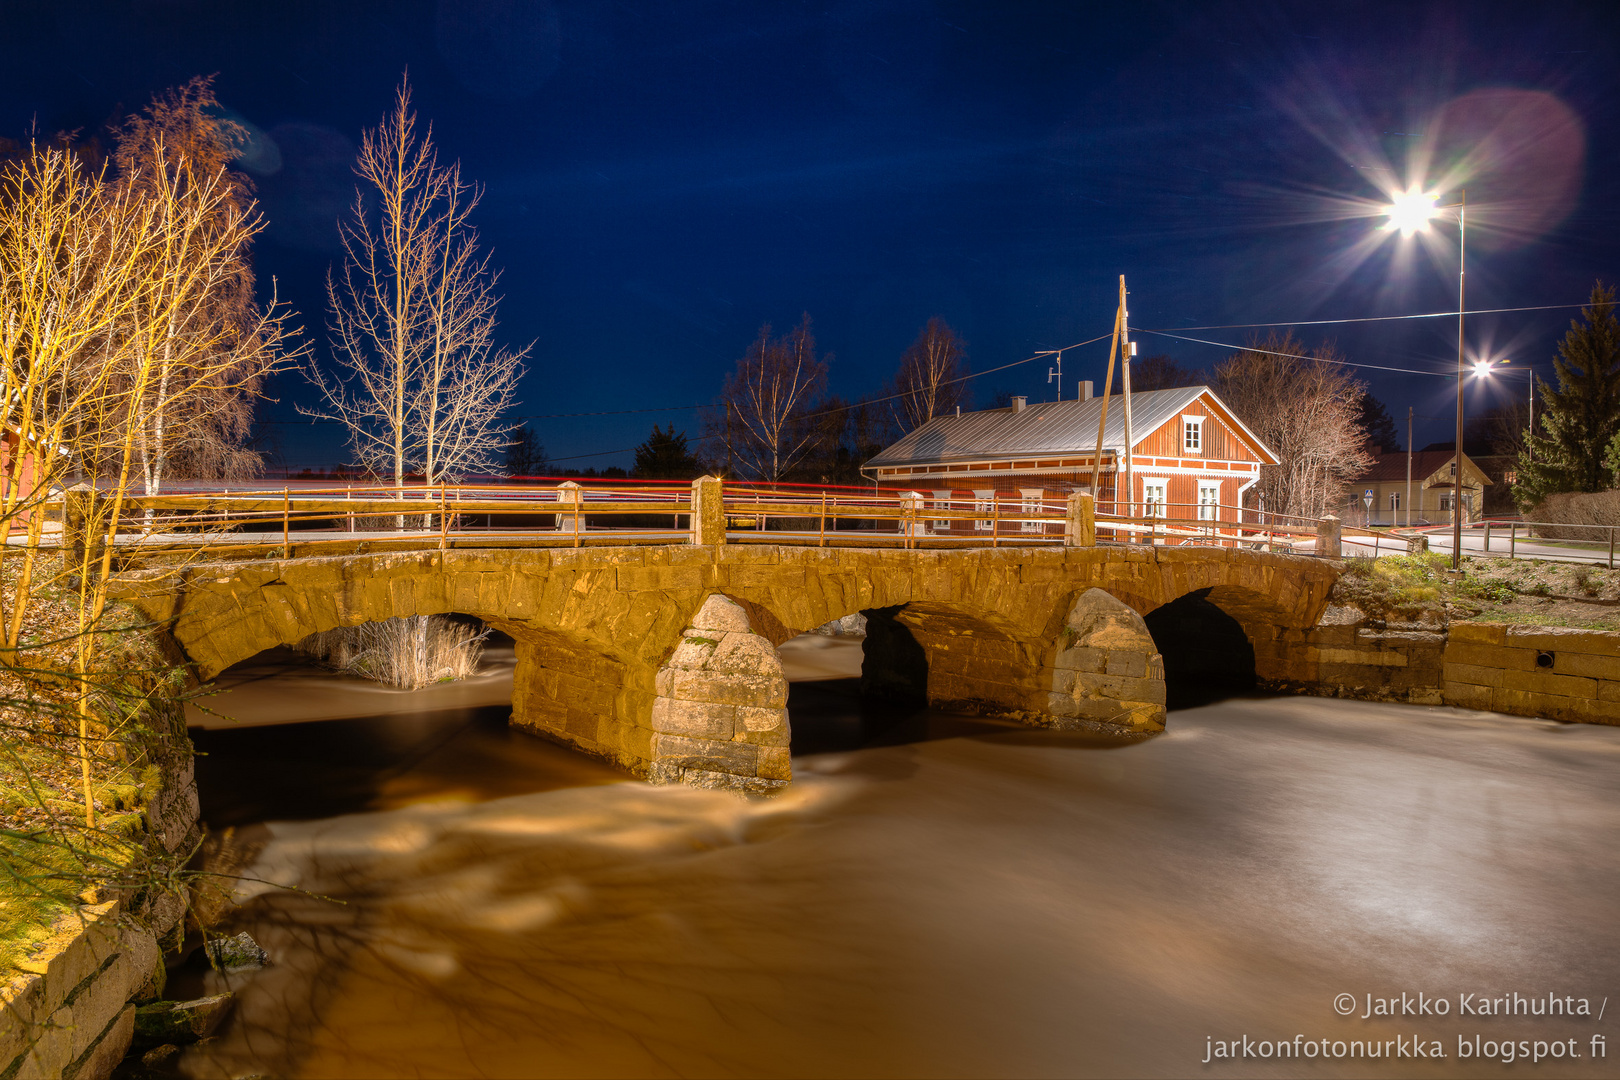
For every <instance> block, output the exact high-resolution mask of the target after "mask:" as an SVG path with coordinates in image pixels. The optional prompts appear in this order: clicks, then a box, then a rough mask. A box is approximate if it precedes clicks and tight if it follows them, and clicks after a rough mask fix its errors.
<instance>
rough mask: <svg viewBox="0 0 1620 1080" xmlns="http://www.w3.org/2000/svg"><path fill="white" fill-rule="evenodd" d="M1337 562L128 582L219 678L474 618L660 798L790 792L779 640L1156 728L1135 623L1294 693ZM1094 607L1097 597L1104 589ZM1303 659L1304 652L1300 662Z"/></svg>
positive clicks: (318, 565)
mask: <svg viewBox="0 0 1620 1080" xmlns="http://www.w3.org/2000/svg"><path fill="white" fill-rule="evenodd" d="M1337 576H1338V567H1337V565H1336V564H1333V563H1330V562H1327V561H1325V560H1318V559H1309V558H1302V557H1298V556H1289V555H1273V554H1266V553H1260V552H1253V551H1244V550H1231V549H1220V548H1207V547H1199V548H1170V547H1147V546H1142V547H1109V548H1098V547H1090V548H1078V547H1070V548H1002V549H984V548H979V549H968V550H960V549H958V550H933V551H930V550H921V551H918V550H909V551H908V550H904V549H893V548H890V549H882V548H859V549H856V548H807V547H793V546H777V545H767V544H757V545H756V544H749V545H735V544H734V545H726V546H707V545H693V546H668V547H650V546H649V547H611V548H610V547H583V548H572V549H564V548H551V549H532V548H530V549H484V550H476V549H475V550H450V551H431V552H420V553H388V554H373V555H349V556H334V557H328V558H300V559H296V560H285V561H257V562H228V563H214V564H208V565H203V566H195V567H191V568H189V569H188V570H187V571H185V576H184V580H183V581H182V582H180V583H179V585H178V587H176V585H175V583H174V581H173V579H172V578H169V577H165V578H161V579H160V578H159V577H158V576H156V575H154V576H152V577H149V578H142V577H141V576H140V575H134V576H132V577H130V578H128V579H126V581H127V582H128V584H127V585H126V587H125V594H126V598H127V599H129V600H130V601H131V602H132V603H134V604H136V606H138V607H140V608H142V609H143V610H144V611H145V612H146V613H147V614H148V615H149V616H151V617H153V618H155V619H161V620H169V621H170V625H171V627H172V633H173V635H174V638H175V640H176V642H177V643H178V644H179V646H180V647H181V648H182V649H183V650H184V652H185V654H186V655H187V656H188V657H189V658H190V659H191V661H192V662H193V663H194V664H195V666H196V668H197V671H198V674H199V675H200V676H201V677H202V678H205V679H207V678H212V677H213V676H215V675H217V674H219V673H220V672H222V671H223V670H224V669H225V668H227V667H229V666H230V665H231V664H234V663H236V662H238V661H240V660H245V659H247V658H249V657H251V656H253V655H254V654H256V653H258V652H261V651H263V650H264V649H268V648H272V647H275V646H277V645H290V644H293V643H296V642H298V641H300V640H302V639H303V638H304V637H306V636H308V635H309V634H312V633H315V632H317V631H321V630H330V629H333V628H336V627H340V626H351V625H355V624H358V623H363V622H373V621H378V620H381V619H386V618H390V617H394V616H403V615H426V614H436V613H451V612H458V613H462V614H467V615H474V616H477V617H478V618H481V619H483V620H485V621H486V622H487V623H489V624H490V625H492V626H494V627H496V628H497V629H499V630H501V631H503V632H505V633H507V634H509V635H511V636H512V638H513V639H514V640H515V641H516V643H517V667H516V671H515V674H514V684H513V701H512V705H513V716H512V722H513V724H514V725H516V726H518V727H520V728H523V729H525V730H528V731H532V732H534V733H536V734H539V735H542V736H544V737H546V738H549V739H553V740H555V741H558V742H561V743H564V744H566V745H569V746H573V747H576V748H578V749H580V750H583V751H585V752H587V753H591V754H595V755H598V756H601V757H604V758H606V759H608V760H610V761H612V762H615V763H616V764H618V765H619V766H621V767H623V768H625V769H626V770H628V771H629V772H631V773H632V774H634V775H637V776H641V777H646V778H648V779H652V780H654V781H660V782H668V781H686V782H690V783H698V784H705V785H716V784H719V785H725V786H734V787H741V788H745V789H750V790H759V789H766V788H770V787H773V786H777V785H780V784H781V783H784V782H786V781H787V780H788V779H789V777H790V771H789V766H788V725H787V716H786V711H785V705H786V699H787V684H786V681H785V679H784V678H783V675H782V668H781V663H780V660H779V659H778V658H777V656H776V652H775V646H777V645H780V644H781V643H783V642H784V641H787V640H788V639H789V638H791V637H793V636H795V635H796V634H798V633H801V632H803V631H806V630H810V629H813V628H815V627H817V626H820V625H822V624H823V623H826V622H828V621H830V620H832V619H837V618H841V617H842V616H845V615H849V614H852V613H854V612H858V611H866V612H868V618H869V633H868V639H867V645H866V659H865V664H864V666H863V672H862V674H863V680H864V682H865V684H866V686H867V687H868V688H870V689H871V690H872V691H873V692H888V693H900V694H903V695H908V696H912V697H915V698H916V699H919V700H922V699H926V700H927V701H929V702H932V703H935V704H938V705H943V706H947V707H952V708H957V709H968V710H971V711H976V712H980V713H984V714H992V715H1001V716H1008V717H1013V718H1017V719H1021V720H1024V721H1026V722H1029V723H1034V724H1044V725H1052V726H1060V727H1062V726H1086V725H1104V726H1106V727H1108V728H1111V729H1113V730H1158V729H1160V728H1162V726H1163V718H1164V710H1163V703H1164V682H1163V669H1162V666H1161V665H1160V662H1159V657H1158V654H1157V653H1156V652H1155V651H1154V648H1153V644H1152V638H1151V637H1150V636H1149V635H1148V633H1147V630H1146V627H1145V625H1144V624H1143V623H1142V619H1141V616H1143V615H1146V614H1148V613H1149V612H1151V611H1153V610H1154V609H1156V608H1158V607H1159V606H1161V605H1163V604H1167V603H1169V602H1171V601H1173V600H1176V599H1178V598H1179V597H1182V596H1185V595H1187V594H1189V593H1199V594H1201V595H1203V596H1205V598H1206V599H1208V600H1209V601H1210V602H1211V603H1213V604H1215V605H1216V606H1217V607H1219V608H1221V609H1222V610H1223V611H1225V612H1226V613H1227V614H1228V615H1230V616H1232V617H1233V618H1234V619H1235V620H1236V621H1237V622H1238V623H1239V624H1240V625H1241V626H1242V627H1243V630H1244V632H1245V633H1246V634H1247V635H1248V637H1249V640H1250V642H1251V644H1252V645H1253V647H1254V654H1255V663H1256V674H1257V675H1258V676H1259V677H1260V678H1261V679H1262V680H1269V681H1285V680H1287V679H1288V678H1290V677H1291V676H1292V675H1293V674H1294V673H1293V672H1292V670H1291V667H1290V664H1291V660H1290V651H1289V648H1288V645H1289V643H1290V642H1291V641H1297V640H1298V638H1299V636H1300V634H1301V632H1303V631H1305V630H1307V629H1309V628H1310V627H1312V626H1314V625H1315V623H1316V621H1317V619H1318V617H1319V616H1320V615H1321V613H1322V610H1323V608H1324V607H1325V605H1326V603H1327V598H1328V594H1329V593H1330V591H1331V589H1332V587H1333V584H1334V582H1335V580H1336V579H1337ZM1092 590H1101V591H1100V592H1097V593H1093V592H1092ZM1296 655H1297V651H1296Z"/></svg>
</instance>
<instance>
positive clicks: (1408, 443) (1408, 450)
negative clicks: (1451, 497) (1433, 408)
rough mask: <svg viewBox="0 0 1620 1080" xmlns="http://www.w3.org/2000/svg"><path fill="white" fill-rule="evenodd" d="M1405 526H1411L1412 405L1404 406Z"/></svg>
mask: <svg viewBox="0 0 1620 1080" xmlns="http://www.w3.org/2000/svg"><path fill="white" fill-rule="evenodd" d="M1406 527H1407V528H1408V529H1410V528H1411V527H1412V406H1410V405H1408V406H1407V407H1406Z"/></svg>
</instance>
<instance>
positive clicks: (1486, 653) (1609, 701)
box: [1444, 623, 1620, 724]
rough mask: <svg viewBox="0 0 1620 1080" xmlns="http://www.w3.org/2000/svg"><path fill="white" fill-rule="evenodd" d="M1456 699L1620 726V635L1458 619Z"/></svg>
mask: <svg viewBox="0 0 1620 1080" xmlns="http://www.w3.org/2000/svg"><path fill="white" fill-rule="evenodd" d="M1444 679H1445V683H1444V689H1445V700H1446V703H1447V704H1448V705H1461V706H1463V707H1465V708H1470V709H1489V710H1490V711H1492V712H1505V713H1512V714H1514V715H1515V716H1542V717H1546V718H1547V719H1549V720H1567V721H1571V722H1574V723H1583V724H1620V634H1616V633H1608V632H1605V631H1601V630H1572V629H1568V628H1564V627H1556V626H1508V625H1504V624H1501V623H1454V624H1453V625H1452V627H1451V640H1450V641H1449V642H1447V644H1446V655H1445V670H1444Z"/></svg>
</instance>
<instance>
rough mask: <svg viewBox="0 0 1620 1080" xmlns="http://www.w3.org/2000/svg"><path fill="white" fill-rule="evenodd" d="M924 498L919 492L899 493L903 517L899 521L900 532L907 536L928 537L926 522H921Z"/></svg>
mask: <svg viewBox="0 0 1620 1080" xmlns="http://www.w3.org/2000/svg"><path fill="white" fill-rule="evenodd" d="M924 499H925V496H924V495H923V493H922V492H920V491H902V492H901V493H900V509H901V510H903V511H904V512H905V516H904V517H902V518H901V519H900V526H901V532H903V533H905V534H906V535H907V536H926V535H928V522H926V521H924V520H923V509H924V506H923V503H924Z"/></svg>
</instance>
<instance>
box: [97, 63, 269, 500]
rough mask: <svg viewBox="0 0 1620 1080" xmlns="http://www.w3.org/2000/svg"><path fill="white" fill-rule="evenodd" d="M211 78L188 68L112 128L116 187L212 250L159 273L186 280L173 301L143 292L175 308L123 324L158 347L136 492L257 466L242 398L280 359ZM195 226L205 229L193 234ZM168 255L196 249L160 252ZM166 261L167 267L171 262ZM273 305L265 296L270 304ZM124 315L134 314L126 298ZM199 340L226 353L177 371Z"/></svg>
mask: <svg viewBox="0 0 1620 1080" xmlns="http://www.w3.org/2000/svg"><path fill="white" fill-rule="evenodd" d="M212 84H213V80H212V78H195V79H192V80H191V81H190V82H188V83H186V84H185V85H184V86H182V87H180V88H178V89H175V90H169V91H165V92H164V93H161V94H158V95H157V96H156V97H154V98H153V100H152V103H151V104H150V105H149V106H148V107H147V108H146V109H145V110H144V111H143V112H142V113H139V114H137V115H135V116H132V117H130V118H129V119H128V120H126V121H125V123H124V124H123V125H122V127H121V128H120V129H119V130H118V132H117V144H116V147H115V150H114V153H113V161H114V163H115V165H116V166H117V170H118V174H119V179H118V187H119V188H121V189H122V190H124V191H127V192H128V193H130V194H131V195H132V196H133V197H134V198H136V199H139V200H144V201H147V202H150V203H151V204H152V205H153V206H154V208H155V209H156V210H157V211H158V212H159V214H160V216H162V217H164V218H166V219H168V220H169V221H170V222H171V223H173V222H175V221H177V220H178V219H179V218H181V217H189V218H191V219H192V220H193V223H194V225H193V226H188V228H187V230H186V235H187V237H188V240H189V241H191V242H193V243H198V242H201V243H204V244H206V245H207V246H208V247H209V248H210V249H211V259H212V263H213V264H212V265H210V266H209V267H208V268H207V271H206V273H205V274H202V275H198V274H193V273H189V272H188V273H185V274H176V273H173V272H163V273H159V274H158V275H157V277H156V278H155V280H157V281H159V282H160V283H162V284H163V285H165V286H166V287H169V288H174V287H177V286H179V285H180V284H182V282H183V283H184V284H185V285H186V286H187V287H189V288H190V289H191V290H192V294H191V295H190V296H189V297H187V298H184V300H183V302H182V303H180V304H178V305H171V304H168V303H166V302H164V301H158V300H155V298H154V299H149V302H148V303H147V304H146V305H145V308H146V313H149V312H150V310H153V309H155V308H156V307H165V308H169V309H171V310H173V311H174V313H175V316H176V317H175V318H174V319H173V320H172V321H171V322H170V323H169V324H168V325H165V326H162V327H153V326H151V325H149V324H145V323H139V322H137V323H135V324H132V325H131V327H130V333H131V334H132V335H134V336H135V337H137V338H140V337H145V338H147V339H149V340H150V342H151V344H152V346H153V347H154V348H158V349H160V350H161V351H162V371H161V373H160V376H159V379H158V383H157V386H156V387H155V388H154V390H153V393H154V395H155V400H154V402H153V403H152V406H151V407H150V408H149V409H147V410H145V418H146V422H147V428H146V430H144V431H142V432H141V433H140V434H139V436H138V438H137V447H138V452H139V456H140V464H141V474H142V480H143V482H144V484H145V489H146V493H147V494H149V495H152V494H156V493H157V492H158V491H159V490H160V489H161V487H162V484H163V481H164V480H165V479H166V478H167V477H168V476H170V475H174V474H176V473H178V474H180V475H187V476H194V477H226V478H232V479H236V478H244V477H248V476H253V475H257V473H258V472H259V470H260V468H261V467H262V460H261V458H260V456H259V455H258V454H257V453H255V452H253V451H252V450H249V449H248V448H247V446H246V444H247V441H248V438H249V436H250V434H251V427H252V420H253V405H254V402H255V400H256V399H257V398H258V397H260V396H261V391H262V387H263V383H264V378H265V376H266V375H268V374H269V373H270V372H271V371H273V370H274V369H275V368H276V367H278V366H280V365H281V364H284V363H285V362H287V359H288V357H287V355H286V349H285V346H286V344H287V330H286V325H285V322H284V321H283V320H282V319H281V318H273V319H269V320H266V319H265V318H264V317H263V315H262V314H261V311H260V308H259V306H258V304H257V302H256V300H255V297H254V287H255V281H254V273H253V264H252V260H251V258H250V245H251V242H252V241H253V239H254V238H255V237H256V235H257V234H258V232H259V231H260V230H261V228H262V223H261V221H260V219H259V218H258V215H257V213H256V204H255V201H254V199H253V185H252V182H251V181H249V180H248V178H247V177H246V176H244V175H242V174H241V173H238V172H235V171H233V170H231V169H230V168H229V166H230V163H231V162H232V161H233V160H234V159H235V158H236V157H237V156H238V154H239V153H240V152H241V149H242V147H243V146H244V145H245V142H246V138H247V133H246V131H245V130H244V129H243V128H242V126H241V125H239V124H236V123H235V122H233V121H231V120H228V119H226V118H225V117H223V116H221V115H219V111H218V110H219V102H218V101H217V100H216V99H215V97H214V93H213V85H212ZM206 233H211V234H213V235H209V236H206V237H205V236H204V234H206ZM162 254H163V256H164V257H166V258H167V259H168V260H169V261H170V263H171V264H172V263H173V262H174V261H175V260H176V259H180V258H186V257H194V256H195V252H189V253H188V252H177V251H165V252H163V253H162ZM171 269H172V267H171ZM275 309H276V304H275V301H274V298H273V296H272V300H271V303H270V306H269V310H270V311H272V312H274V311H275ZM131 314H132V317H134V318H136V319H139V318H140V317H141V316H142V314H143V311H142V310H141V309H139V308H138V309H137V310H136V311H134V312H132V313H131ZM201 341H207V342H209V343H210V344H209V345H208V347H209V348H210V349H211V350H213V351H214V352H216V353H223V354H226V356H228V358H229V363H227V364H225V365H218V364H216V363H214V358H210V360H209V361H208V362H207V364H206V366H207V367H209V368H213V369H217V370H216V371H215V372H214V375H213V376H212V377H211V378H209V379H208V380H205V381H198V380H195V379H189V378H187V375H186V373H187V371H188V370H189V369H190V368H191V367H192V365H193V360H194V357H193V356H192V355H191V353H192V352H193V351H194V343H196V342H201Z"/></svg>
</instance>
